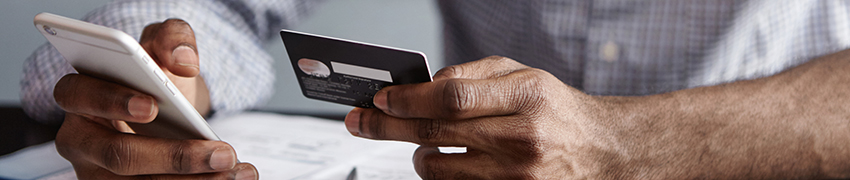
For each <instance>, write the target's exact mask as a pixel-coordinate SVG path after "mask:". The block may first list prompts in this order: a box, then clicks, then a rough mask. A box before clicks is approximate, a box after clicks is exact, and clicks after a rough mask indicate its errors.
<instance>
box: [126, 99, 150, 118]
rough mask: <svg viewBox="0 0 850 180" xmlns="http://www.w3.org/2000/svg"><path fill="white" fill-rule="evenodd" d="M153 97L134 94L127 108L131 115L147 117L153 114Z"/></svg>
mask: <svg viewBox="0 0 850 180" xmlns="http://www.w3.org/2000/svg"><path fill="white" fill-rule="evenodd" d="M153 103H154V102H153V98H151V97H147V96H133V97H132V98H130V101H129V102H127V110H128V111H130V115H132V116H133V117H137V118H147V117H150V116H152V115H153V108H154V107H153V105H154V104H153Z"/></svg>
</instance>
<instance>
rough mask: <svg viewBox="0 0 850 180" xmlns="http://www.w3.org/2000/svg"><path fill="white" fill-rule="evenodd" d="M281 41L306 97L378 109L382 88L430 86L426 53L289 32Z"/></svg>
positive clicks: (282, 35)
mask: <svg viewBox="0 0 850 180" xmlns="http://www.w3.org/2000/svg"><path fill="white" fill-rule="evenodd" d="M280 37H281V38H282V39H283V46H284V47H286V52H287V54H289V60H290V61H291V62H292V68H293V69H294V71H295V77H296V78H298V84H299V85H301V93H302V94H304V96H305V97H307V98H311V99H317V100H323V101H328V102H335V103H339V104H345V105H351V106H357V107H364V108H373V107H375V105H374V104H373V103H372V98H373V97H374V96H375V93H376V92H378V90H381V88H384V87H387V86H392V85H398V84H411V83H422V82H431V73H430V72H431V71H430V69H429V67H428V60H427V59H426V58H425V54H423V53H422V52H418V51H411V50H405V49H399V48H394V47H387V46H382V45H375V44H369V43H363V42H357V41H351V40H345V39H340V38H333V37H327V36H321V35H314V34H308V33H303V32H296V31H291V30H286V29H283V30H281V31H280Z"/></svg>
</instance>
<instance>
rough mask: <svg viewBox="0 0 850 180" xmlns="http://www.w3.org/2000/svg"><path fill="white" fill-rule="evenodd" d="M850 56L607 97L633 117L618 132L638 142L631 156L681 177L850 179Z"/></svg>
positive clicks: (837, 55)
mask: <svg viewBox="0 0 850 180" xmlns="http://www.w3.org/2000/svg"><path fill="white" fill-rule="evenodd" d="M848 57H850V50H845V51H842V52H838V53H835V54H831V55H827V56H824V57H821V58H817V59H814V60H812V61H810V62H808V63H806V64H803V65H801V66H798V67H796V68H792V69H789V70H787V71H785V72H782V73H779V74H776V75H774V76H770V77H765V78H760V79H755V80H747V81H739V82H735V83H729V84H722V85H716V86H709V87H701V88H694V89H687V90H681V91H676V92H672V93H667V94H660V95H653V96H646V97H628V98H627V97H603V98H601V99H604V100H606V101H608V102H611V104H612V105H614V106H615V107H618V108H612V109H619V110H615V111H622V112H620V113H619V114H622V115H626V116H627V117H626V118H621V120H622V121H621V122H620V124H619V125H620V126H624V127H627V128H620V129H624V131H623V132H620V133H615V134H618V135H620V137H618V139H620V140H621V142H631V144H633V146H637V147H630V148H627V149H630V150H632V151H630V152H631V153H627V154H626V155H625V156H624V157H625V158H624V159H628V160H627V162H643V165H648V164H651V165H653V167H656V168H657V167H661V168H662V169H666V170H665V171H664V172H665V174H667V175H671V176H673V177H687V178H721V179H723V178H732V177H736V178H740V177H747V176H749V177H750V178H791V177H809V178H812V177H819V178H824V177H832V178H835V177H848V175H850V150H848V149H850V143H848V142H850V106H848V103H847V102H850V93H848V90H847V89H848V86H850V73H848V72H850V60H848V59H847V58H848ZM636 142H639V143H636ZM647 163H648V164H647ZM694 172H700V173H694Z"/></svg>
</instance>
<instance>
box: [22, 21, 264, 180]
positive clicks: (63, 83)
mask: <svg viewBox="0 0 850 180" xmlns="http://www.w3.org/2000/svg"><path fill="white" fill-rule="evenodd" d="M35 24H36V28H37V29H39V31H40V32H42V33H43V34H44V35H45V36H46V37H48V39H49V40H50V41H51V43H52V44H54V46H55V47H56V48H57V50H59V51H60V53H62V55H63V56H64V57H65V58H66V60H68V61H77V60H79V61H80V62H82V61H92V60H94V61H98V63H95V64H97V65H102V66H101V67H113V68H114V67H116V66H128V67H133V68H137V69H138V67H136V66H132V65H134V64H132V63H133V61H134V60H139V59H141V60H146V61H138V62H139V63H141V64H142V65H146V66H145V67H154V68H156V70H161V71H160V73H156V72H154V71H150V72H153V73H156V74H147V75H148V76H145V74H143V73H138V72H132V71H133V69H129V68H127V69H122V70H123V71H118V72H119V73H115V72H111V73H110V72H109V70H113V71H114V69H109V68H104V69H97V68H91V67H98V66H90V67H89V68H77V66H80V65H79V64H78V65H75V68H76V69H77V70H78V71H79V72H80V73H81V74H69V75H66V76H65V77H63V78H62V79H61V80H59V82H58V83H57V85H56V87H55V91H54V95H55V98H56V100H57V102H59V104H60V105H61V106H62V108H63V109H65V110H66V111H67V115H66V119H65V122H64V123H63V124H62V128H61V129H60V131H59V133H58V134H57V137H56V146H57V150H58V151H59V153H60V155H62V156H63V157H65V158H66V159H68V160H69V161H70V162H71V163H72V164H73V165H74V169H75V171H76V172H77V175H78V177H79V178H80V179H125V178H129V176H133V175H145V176H149V177H150V178H154V179H160V178H164V179H167V178H175V177H180V178H199V179H216V178H224V177H233V176H248V177H251V176H253V177H254V178H253V179H256V176H257V173H256V170H255V169H256V168H254V167H253V165H251V164H248V163H238V164H237V160H236V153H235V151H234V150H233V148H232V147H231V146H230V145H228V144H227V143H224V142H221V141H209V140H196V139H217V137H215V134H211V135H212V136H210V137H213V138H207V137H204V136H203V135H202V134H200V135H199V133H195V134H192V133H188V134H187V135H189V136H188V137H187V136H184V137H177V136H171V135H172V134H169V131H164V132H165V133H157V132H155V131H147V130H145V129H143V128H136V127H133V128H132V129H131V128H130V127H128V126H127V125H126V124H124V123H123V122H124V121H127V122H131V123H129V124H133V122H134V123H149V124H150V123H151V121H152V120H153V118H154V117H157V119H156V120H155V121H153V123H156V122H168V123H165V124H163V125H166V126H171V125H173V124H169V123H172V122H178V121H175V120H180V119H177V118H179V116H173V117H177V118H175V119H170V118H165V117H168V116H167V115H166V114H167V113H165V112H166V111H167V109H177V108H175V107H166V106H164V105H163V104H162V102H165V101H166V100H165V99H164V98H163V97H165V98H168V96H160V95H161V94H160V95H156V93H161V92H162V91H160V92H157V91H155V90H156V89H154V90H150V89H145V87H147V88H150V87H157V86H141V87H140V86H132V85H131V84H132V83H138V82H128V80H129V81H135V80H138V81H145V80H153V81H151V82H155V83H157V84H158V83H162V85H165V87H164V88H162V87H161V86H160V87H157V88H158V89H159V90H169V91H168V93H171V91H170V90H172V89H176V87H180V86H182V85H181V84H182V83H183V81H182V80H187V81H191V80H200V77H197V76H196V75H197V74H194V75H191V76H188V77H185V76H186V74H180V73H181V72H178V71H173V72H174V73H173V74H174V75H170V74H171V73H170V72H172V71H171V70H173V69H174V68H181V67H186V66H185V64H184V65H180V64H176V63H175V62H178V61H175V58H180V56H185V55H187V54H188V55H190V56H191V55H195V56H194V58H195V59H197V55H196V54H194V52H196V51H194V50H191V51H189V53H186V51H187V50H186V49H181V47H184V46H191V47H195V41H194V36H183V38H180V37H181V36H173V35H179V34H185V32H186V31H189V32H191V31H192V30H191V27H189V26H188V24H186V23H185V22H183V21H180V20H168V21H165V22H163V23H156V24H152V25H149V26H148V28H146V29H145V33H143V36H142V42H143V45H142V47H144V48H141V47H139V44H138V43H135V40H133V39H132V38H130V37H129V36H127V35H126V34H124V33H123V32H120V31H117V30H113V29H108V28H105V27H101V26H96V25H93V24H89V23H85V22H81V21H77V20H73V19H68V18H64V17H60V16H57V15H52V14H47V13H42V14H39V15H38V16H36V19H35ZM116 39H118V40H116ZM144 43H148V44H144ZM172 45H177V46H172ZM133 46H135V47H139V48H135V49H134V48H133ZM166 46H171V47H170V49H169V48H166ZM128 47H129V48H128ZM190 49H191V48H190ZM181 51H182V52H181ZM126 54H132V55H126ZM148 54H149V55H150V57H155V58H150V57H148ZM170 56H177V57H170ZM78 57H87V58H78ZM126 57H129V59H128V58H126ZM71 59H74V60H71ZM121 60H133V61H124V62H125V63H124V64H120V63H119V64H115V63H114V62H112V61H119V62H120V61H121ZM72 64H74V63H73V62H72ZM107 64H109V65H110V66H104V65H107ZM136 65H138V64H136ZM189 66H191V64H190V65H189ZM195 66H197V63H195ZM124 68H126V67H124ZM188 69H190V70H191V69H192V68H191V67H190V68H188ZM148 70H149V69H148ZM145 72H147V71H145ZM195 73H197V72H195ZM128 74H129V75H134V76H129V77H115V76H113V75H128ZM163 74H165V76H163ZM150 75H153V76H150ZM181 75H182V76H184V77H180V76H181ZM151 77H153V78H156V79H153V78H151ZM169 77H170V78H169ZM133 78H136V79H133ZM160 78H164V79H165V80H162V79H160ZM166 80H167V81H166ZM201 82H202V81H201ZM169 83H170V84H169ZM195 85H197V84H195ZM169 86H170V87H169ZM180 90H183V89H180ZM169 95H171V96H173V97H182V96H183V95H182V93H180V92H179V91H175V92H174V94H169ZM178 100H179V99H178ZM182 101H184V103H183V104H186V103H185V102H187V101H186V99H183V100H182ZM188 107H189V108H190V110H191V111H183V110H180V111H172V112H171V113H172V114H171V115H175V114H177V115H180V114H181V113H183V114H190V115H191V114H192V113H184V112H194V113H195V114H197V111H195V110H194V108H192V107H191V105H189V106H188ZM184 110H185V109H184ZM134 112H135V113H134ZM139 112H141V113H139ZM174 112H179V113H174ZM145 113H147V116H145V115H144V114H145ZM164 113H165V114H164ZM197 117H200V115H198V116H197ZM199 119H200V120H201V121H200V122H203V123H204V124H203V125H206V124H205V121H203V118H199ZM122 120H123V121H122ZM161 120H162V121H161ZM169 121H170V122H169ZM171 127H179V126H171ZM184 127H185V126H184ZM203 127H205V126H201V128H195V130H198V129H200V130H199V131H202V130H203ZM206 128H208V127H206ZM130 130H134V131H135V132H136V133H138V134H131V133H128V132H131V131H130ZM191 131H192V130H191V129H190V131H171V132H178V133H181V132H191ZM122 132H123V133H122ZM210 132H211V130H210ZM193 135H194V136H195V137H191V136H193ZM160 137H168V138H160ZM174 138H177V139H174ZM187 138H188V139H187ZM178 139H184V140H178ZM175 157H179V158H175ZM175 174H181V175H175Z"/></svg>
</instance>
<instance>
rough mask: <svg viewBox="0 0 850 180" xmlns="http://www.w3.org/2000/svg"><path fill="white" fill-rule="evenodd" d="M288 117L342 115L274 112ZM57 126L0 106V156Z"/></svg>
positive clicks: (46, 136)
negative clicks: (42, 122)
mask: <svg viewBox="0 0 850 180" xmlns="http://www.w3.org/2000/svg"><path fill="white" fill-rule="evenodd" d="M275 113H280V114H289V115H305V116H313V117H318V118H323V119H332V120H338V121H342V120H344V119H345V115H344V114H305V113H299V112H275ZM57 131H59V126H51V125H44V124H41V123H38V122H36V121H34V120H32V119H30V118H29V117H28V116H27V115H26V113H24V111H23V109H21V108H20V107H16V106H2V105H0V156H3V155H6V154H9V153H12V152H15V151H17V150H19V149H23V148H25V147H28V146H32V145H36V144H41V143H44V142H48V141H52V140H53V139H55V138H56V132H57Z"/></svg>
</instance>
